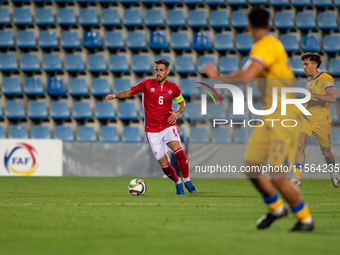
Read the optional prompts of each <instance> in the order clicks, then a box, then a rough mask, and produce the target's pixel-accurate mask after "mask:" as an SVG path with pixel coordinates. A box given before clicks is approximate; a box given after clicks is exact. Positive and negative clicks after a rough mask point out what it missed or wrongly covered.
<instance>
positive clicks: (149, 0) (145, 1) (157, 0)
mask: <svg viewBox="0 0 340 255" xmlns="http://www.w3.org/2000/svg"><path fill="white" fill-rule="evenodd" d="M142 3H143V4H160V0H142Z"/></svg>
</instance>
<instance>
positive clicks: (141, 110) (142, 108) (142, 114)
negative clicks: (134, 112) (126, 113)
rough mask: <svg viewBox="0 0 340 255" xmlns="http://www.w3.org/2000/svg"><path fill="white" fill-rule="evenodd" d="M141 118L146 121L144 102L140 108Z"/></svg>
mask: <svg viewBox="0 0 340 255" xmlns="http://www.w3.org/2000/svg"><path fill="white" fill-rule="evenodd" d="M139 117H140V118H141V119H142V120H144V119H145V115H144V107H143V102H142V103H140V107H139Z"/></svg>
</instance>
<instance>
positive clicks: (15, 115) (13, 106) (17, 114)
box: [5, 100, 25, 120]
mask: <svg viewBox="0 0 340 255" xmlns="http://www.w3.org/2000/svg"><path fill="white" fill-rule="evenodd" d="M5 116H6V117H7V119H9V120H13V119H25V111H24V105H23V103H22V101H16V100H7V102H6V107H5Z"/></svg>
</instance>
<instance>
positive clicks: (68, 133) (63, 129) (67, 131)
mask: <svg viewBox="0 0 340 255" xmlns="http://www.w3.org/2000/svg"><path fill="white" fill-rule="evenodd" d="M54 139H61V140H63V142H73V141H74V136H73V132H72V128H71V127H70V126H63V125H57V126H56V127H55V128H54Z"/></svg>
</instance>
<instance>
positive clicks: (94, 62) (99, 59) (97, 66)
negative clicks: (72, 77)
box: [87, 54, 107, 73]
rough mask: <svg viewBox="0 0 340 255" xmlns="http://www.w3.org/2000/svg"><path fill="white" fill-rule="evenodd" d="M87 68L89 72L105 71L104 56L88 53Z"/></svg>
mask: <svg viewBox="0 0 340 255" xmlns="http://www.w3.org/2000/svg"><path fill="white" fill-rule="evenodd" d="M87 69H88V70H89V71H90V72H91V73H99V72H107V70H106V63H105V59H104V56H103V55H96V54H90V55H88V57H87Z"/></svg>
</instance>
